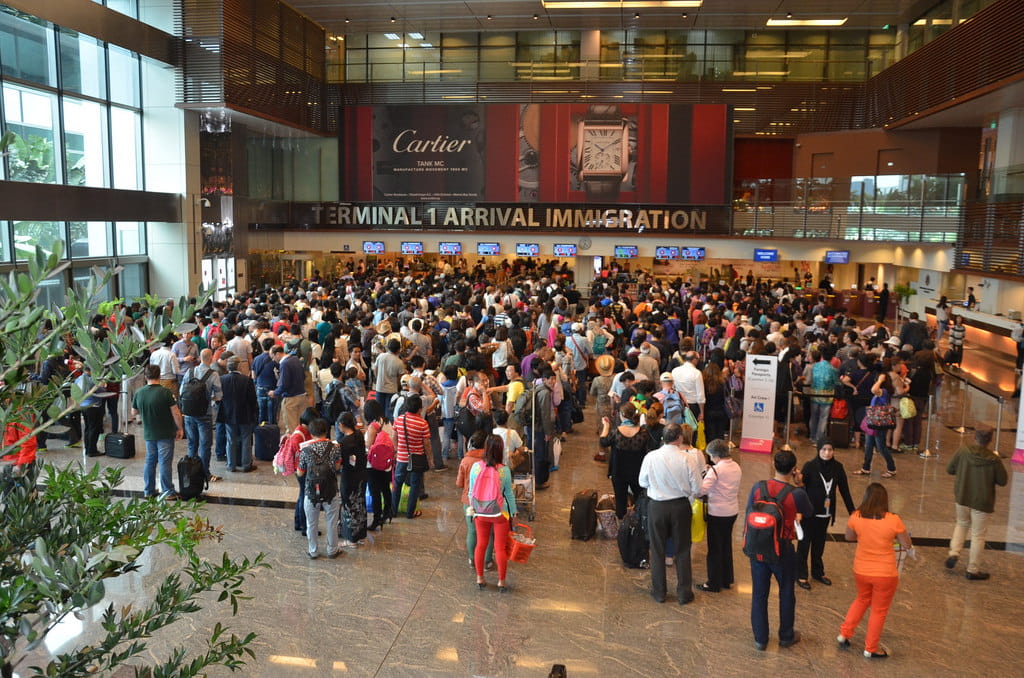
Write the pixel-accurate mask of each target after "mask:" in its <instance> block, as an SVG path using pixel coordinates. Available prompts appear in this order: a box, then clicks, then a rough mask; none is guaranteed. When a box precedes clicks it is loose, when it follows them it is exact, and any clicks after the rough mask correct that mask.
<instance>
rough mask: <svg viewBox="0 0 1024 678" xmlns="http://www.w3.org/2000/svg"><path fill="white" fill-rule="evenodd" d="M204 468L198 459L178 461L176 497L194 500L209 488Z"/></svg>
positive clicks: (184, 458)
mask: <svg viewBox="0 0 1024 678" xmlns="http://www.w3.org/2000/svg"><path fill="white" fill-rule="evenodd" d="M209 486H210V484H209V482H207V479H206V468H205V467H204V466H203V462H202V460H200V459H199V457H191V456H186V457H182V458H181V459H179V460H178V496H179V497H181V498H182V499H184V500H186V501H188V500H189V499H196V498H197V497H199V495H201V494H202V493H203V490H205V489H207V488H209Z"/></svg>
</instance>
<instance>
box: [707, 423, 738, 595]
mask: <svg viewBox="0 0 1024 678" xmlns="http://www.w3.org/2000/svg"><path fill="white" fill-rule="evenodd" d="M705 451H706V452H707V453H708V455H709V456H710V457H711V463H712V465H711V466H710V467H708V470H707V473H705V474H704V483H703V485H701V494H703V495H705V496H707V525H708V527H707V537H708V560H707V566H708V578H707V581H705V582H704V583H703V584H697V586H696V588H698V589H700V590H701V591H707V592H708V593H718V592H719V591H721V590H722V589H727V588H729V587H730V586H732V582H733V569H732V527H733V525H734V524H735V523H736V516H737V515H739V512H740V502H739V492H740V481H741V480H742V479H743V471H742V470H741V469H740V465H739V464H737V463H736V462H735V461H733V459H732V458H731V457H730V456H729V444H728V443H727V442H725V441H724V440H722V439H721V438H715V439H714V440H712V441H711V442H709V443H708V447H707V450H705Z"/></svg>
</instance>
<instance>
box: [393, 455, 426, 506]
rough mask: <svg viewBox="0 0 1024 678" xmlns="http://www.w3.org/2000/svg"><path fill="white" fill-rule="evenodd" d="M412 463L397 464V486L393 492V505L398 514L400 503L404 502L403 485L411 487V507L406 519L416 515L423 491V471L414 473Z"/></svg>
mask: <svg viewBox="0 0 1024 678" xmlns="http://www.w3.org/2000/svg"><path fill="white" fill-rule="evenodd" d="M411 466H412V463H411V462H406V463H404V464H403V463H398V464H395V486H394V489H392V490H391V505H392V506H393V507H394V511H395V513H396V514H397V513H398V503H399V502H400V501H401V500H402V485H408V486H409V506H408V510H407V511H406V512H405V517H406V518H412V517H413V516H414V515H416V502H418V501H419V500H420V493H421V492H422V489H423V471H412V470H410V467H411Z"/></svg>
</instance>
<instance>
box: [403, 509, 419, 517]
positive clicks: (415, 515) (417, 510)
mask: <svg viewBox="0 0 1024 678" xmlns="http://www.w3.org/2000/svg"><path fill="white" fill-rule="evenodd" d="M422 515H423V511H421V510H419V509H416V512H415V513H413V514H412V515H411V516H408V515H407V516H406V518H419V517H420V516H422Z"/></svg>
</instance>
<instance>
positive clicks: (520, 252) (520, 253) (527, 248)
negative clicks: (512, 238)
mask: <svg viewBox="0 0 1024 678" xmlns="http://www.w3.org/2000/svg"><path fill="white" fill-rule="evenodd" d="M516 256H517V257H539V256H540V244H539V243H535V242H517V243H516Z"/></svg>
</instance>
